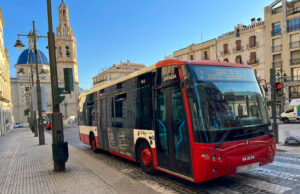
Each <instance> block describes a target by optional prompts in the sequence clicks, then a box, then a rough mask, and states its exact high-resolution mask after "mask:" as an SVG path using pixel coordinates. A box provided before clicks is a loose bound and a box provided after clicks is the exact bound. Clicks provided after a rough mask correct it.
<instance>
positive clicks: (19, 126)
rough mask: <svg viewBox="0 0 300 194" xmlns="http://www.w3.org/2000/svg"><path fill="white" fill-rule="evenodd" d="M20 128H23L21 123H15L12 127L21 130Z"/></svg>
mask: <svg viewBox="0 0 300 194" xmlns="http://www.w3.org/2000/svg"><path fill="white" fill-rule="evenodd" d="M22 127H23V123H22V122H18V123H15V125H14V128H22Z"/></svg>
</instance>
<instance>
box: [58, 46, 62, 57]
mask: <svg viewBox="0 0 300 194" xmlns="http://www.w3.org/2000/svg"><path fill="white" fill-rule="evenodd" d="M58 55H59V56H60V57H61V56H62V51H61V46H60V47H59V48H58Z"/></svg>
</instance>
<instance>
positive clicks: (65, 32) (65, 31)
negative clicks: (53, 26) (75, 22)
mask: <svg viewBox="0 0 300 194" xmlns="http://www.w3.org/2000/svg"><path fill="white" fill-rule="evenodd" d="M63 32H64V34H67V29H66V24H65V25H64V29H63Z"/></svg>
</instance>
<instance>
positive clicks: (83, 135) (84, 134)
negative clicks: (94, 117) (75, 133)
mask: <svg viewBox="0 0 300 194" xmlns="http://www.w3.org/2000/svg"><path fill="white" fill-rule="evenodd" d="M90 133H94V136H95V139H96V141H97V139H98V132H97V127H96V126H84V125H80V126H79V137H80V140H81V141H82V142H83V143H84V144H86V145H90ZM96 143H97V147H98V142H96Z"/></svg>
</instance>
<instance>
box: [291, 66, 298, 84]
mask: <svg viewBox="0 0 300 194" xmlns="http://www.w3.org/2000/svg"><path fill="white" fill-rule="evenodd" d="M292 76H293V81H300V67H297V68H293V69H292Z"/></svg>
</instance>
